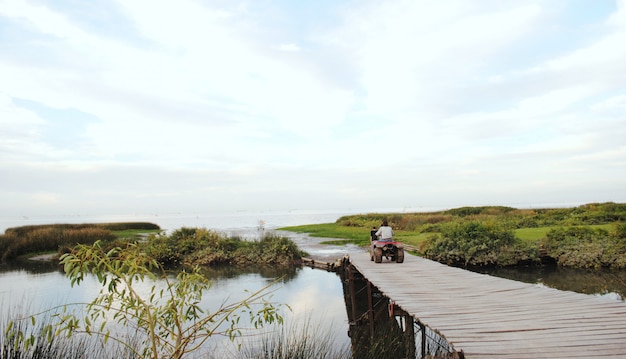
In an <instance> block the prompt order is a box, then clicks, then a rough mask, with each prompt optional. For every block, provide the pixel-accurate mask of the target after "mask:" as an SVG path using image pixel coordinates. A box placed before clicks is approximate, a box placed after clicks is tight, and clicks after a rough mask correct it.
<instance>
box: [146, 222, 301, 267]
mask: <svg viewBox="0 0 626 359" xmlns="http://www.w3.org/2000/svg"><path fill="white" fill-rule="evenodd" d="M145 251H146V253H148V254H149V255H150V256H151V257H153V258H155V259H156V260H157V261H158V262H159V263H161V264H162V265H166V266H172V265H173V266H177V265H181V264H184V265H204V266H206V265H218V264H246V263H257V264H272V265H275V264H279V265H286V264H291V263H293V262H295V261H297V260H299V259H300V258H301V257H302V253H301V252H300V250H299V249H298V246H297V245H296V244H295V243H294V242H293V241H292V240H290V239H289V238H288V237H282V236H276V235H273V234H271V233H270V234H266V235H265V236H263V238H261V240H259V241H245V240H242V239H241V238H238V237H226V236H224V235H223V234H220V233H218V232H215V231H211V230H207V229H204V228H181V229H179V230H176V231H174V232H173V233H172V234H171V235H169V236H166V235H151V236H150V237H149V238H148V241H147V242H146V243H145Z"/></svg>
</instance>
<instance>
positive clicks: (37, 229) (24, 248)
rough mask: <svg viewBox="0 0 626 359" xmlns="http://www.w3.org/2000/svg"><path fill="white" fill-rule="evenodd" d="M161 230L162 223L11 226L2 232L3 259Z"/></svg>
mask: <svg viewBox="0 0 626 359" xmlns="http://www.w3.org/2000/svg"><path fill="white" fill-rule="evenodd" d="M139 229H145V230H158V229H159V226H157V225H156V224H152V223H145V222H130V223H96V224H89V223H85V224H47V225H33V226H22V227H14V228H8V229H7V230H6V231H5V234H3V235H0V261H2V262H5V261H7V260H11V259H15V258H17V257H18V256H20V255H24V254H27V253H38V252H50V251H58V252H60V253H63V252H67V251H68V250H69V248H71V247H73V246H75V245H76V244H78V243H81V244H92V243H95V242H96V241H105V242H106V241H112V240H114V239H115V238H117V236H116V234H115V233H113V232H112V231H123V230H139Z"/></svg>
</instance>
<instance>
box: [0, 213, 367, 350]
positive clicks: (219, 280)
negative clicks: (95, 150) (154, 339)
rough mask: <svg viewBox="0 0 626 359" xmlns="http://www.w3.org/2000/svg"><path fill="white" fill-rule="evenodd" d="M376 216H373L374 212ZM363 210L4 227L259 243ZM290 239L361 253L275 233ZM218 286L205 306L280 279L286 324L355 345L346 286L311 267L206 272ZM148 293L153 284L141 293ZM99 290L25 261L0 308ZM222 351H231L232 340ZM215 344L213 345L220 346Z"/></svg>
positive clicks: (3, 284)
mask: <svg viewBox="0 0 626 359" xmlns="http://www.w3.org/2000/svg"><path fill="white" fill-rule="evenodd" d="M372 211H375V210H372ZM352 213H360V212H356V211H354V212H350V211H345V212H336V211H327V212H319V211H318V212H307V211H291V212H236V213H230V214H191V215H183V214H173V215H168V216H163V215H160V216H106V217H89V216H64V217H54V218H53V217H50V218H46V217H39V218H1V219H0V226H1V227H0V228H2V231H4V230H5V229H6V228H9V227H15V226H24V225H31V224H47V223H102V222H137V221H147V222H152V223H156V224H158V225H159V226H160V227H161V228H163V229H164V230H167V231H168V232H169V231H172V230H174V229H178V228H181V227H206V228H210V229H215V230H218V231H221V232H223V233H225V234H227V235H239V236H242V237H246V238H258V237H259V236H260V235H262V233H263V232H264V231H274V229H275V228H278V227H282V226H288V225H299V224H312V223H328V222H334V221H335V220H336V219H337V218H339V217H341V216H342V215H346V214H352ZM277 232H278V234H281V235H289V236H290V237H291V238H292V239H293V240H294V241H295V242H296V243H298V245H299V246H300V247H301V248H302V249H304V250H306V251H307V252H309V253H310V254H311V256H313V257H316V258H319V259H327V260H331V259H335V258H341V257H342V256H343V255H344V254H347V253H350V252H351V251H361V249H359V248H357V247H355V246H352V245H349V246H322V245H319V241H320V239H316V238H310V237H308V236H306V235H302V234H294V233H288V232H280V231H277ZM207 275H208V276H209V277H210V278H211V279H212V282H213V285H212V287H211V289H210V290H209V291H208V293H206V295H205V296H204V299H203V303H202V306H203V307H204V308H209V309H213V310H215V309H217V308H219V307H220V306H221V305H222V304H224V303H232V302H236V301H238V300H240V299H243V298H244V297H245V296H246V295H247V294H248V292H246V290H247V291H256V290H258V289H261V288H263V287H264V286H266V285H267V284H269V283H272V282H273V281H275V280H276V279H277V278H282V279H281V280H280V281H279V283H277V284H276V285H274V286H273V287H272V289H274V290H275V292H273V293H272V301H274V302H278V303H284V304H288V305H289V307H290V308H291V310H285V311H284V313H283V314H284V316H285V319H286V320H285V322H286V324H287V325H288V326H289V325H291V326H297V325H299V324H298V323H309V325H310V326H312V327H314V328H319V329H318V330H321V331H323V332H325V333H330V337H331V338H333V340H334V345H335V347H336V348H343V347H346V346H347V345H349V342H350V340H349V337H348V335H347V332H348V319H347V314H346V309H345V304H344V301H343V290H342V285H341V280H340V279H339V277H338V275H336V274H335V273H330V272H326V271H323V270H314V269H311V268H290V269H287V270H276V269H272V268H250V269H248V270H237V269H234V268H230V267H222V268H213V269H208V270H207ZM139 287H140V288H139V289H140V290H141V289H143V290H145V291H146V293H148V291H149V287H150V285H149V284H148V283H146V284H145V288H141V286H139ZM99 290H100V287H99V284H98V283H97V281H96V280H95V278H87V279H86V280H85V281H84V282H82V283H81V285H80V286H77V287H71V286H70V283H69V281H68V280H67V279H66V278H65V275H64V273H63V272H62V271H61V270H60V269H59V268H58V267H57V266H56V265H55V264H52V263H47V262H33V261H27V262H23V263H11V264H9V265H3V266H0V305H1V310H2V312H3V314H4V315H5V316H10V315H11V314H12V313H35V312H39V311H42V310H45V309H48V308H51V307H53V306H57V305H62V304H66V303H79V302H82V303H85V302H90V301H91V300H93V299H94V298H95V296H96V295H97V294H98V292H99ZM220 340H221V341H224V343H222V344H221V345H219V346H220V347H224V346H228V345H229V343H228V340H227V339H223V338H215V341H220ZM215 341H214V342H215Z"/></svg>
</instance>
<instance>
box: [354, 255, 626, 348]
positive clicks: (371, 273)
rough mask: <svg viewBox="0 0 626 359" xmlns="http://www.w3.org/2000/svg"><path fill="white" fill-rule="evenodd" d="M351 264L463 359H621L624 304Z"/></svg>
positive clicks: (365, 259) (446, 274)
mask: <svg viewBox="0 0 626 359" xmlns="http://www.w3.org/2000/svg"><path fill="white" fill-rule="evenodd" d="M350 262H351V263H352V264H353V265H354V266H355V267H356V268H357V270H358V271H359V272H361V274H363V275H364V276H365V277H366V278H367V279H368V280H369V281H370V282H371V283H372V284H374V285H375V286H376V287H377V288H378V289H379V290H380V291H381V292H382V293H383V294H385V295H386V296H387V297H389V298H390V299H391V300H393V301H394V302H395V303H396V305H398V306H400V307H401V308H402V309H403V310H405V311H407V312H409V313H411V314H412V315H413V316H414V317H415V318H417V319H418V320H419V321H420V322H422V323H423V324H425V325H427V326H429V327H430V328H431V329H434V330H437V331H438V332H440V333H441V334H442V335H443V336H444V337H445V338H446V340H448V342H449V343H450V344H452V345H453V346H454V348H456V349H457V350H463V352H464V353H465V356H466V358H517V359H524V358H533V359H534V358H538V357H541V358H563V357H568V358H594V357H597V358H611V357H615V358H617V357H620V358H623V357H626V303H624V302H623V301H616V300H614V299H610V298H603V297H597V296H590V295H585V294H580V293H574V292H568V291H559V290H556V289H552V288H545V287H540V286H536V285H532V284H528V283H521V282H516V281H512V280H508V279H503V278H496V277H492V276H489V275H485V274H479V273H473V272H469V271H465V270H463V269H459V268H453V267H448V266H445V265H442V264H440V263H436V262H433V261H429V260H426V259H423V258H418V257H414V256H411V255H407V256H406V257H405V262H404V263H402V264H399V263H392V262H383V263H373V262H371V261H369V255H368V254H366V253H365V254H364V255H363V256H358V255H355V256H353V257H351V258H350Z"/></svg>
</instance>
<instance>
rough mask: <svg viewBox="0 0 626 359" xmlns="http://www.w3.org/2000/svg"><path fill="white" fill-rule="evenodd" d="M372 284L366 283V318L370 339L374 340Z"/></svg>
mask: <svg viewBox="0 0 626 359" xmlns="http://www.w3.org/2000/svg"><path fill="white" fill-rule="evenodd" d="M372 294H373V293H372V283H370V282H369V281H367V311H368V313H367V317H368V319H369V322H370V323H369V325H370V338H371V339H374V298H372Z"/></svg>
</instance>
